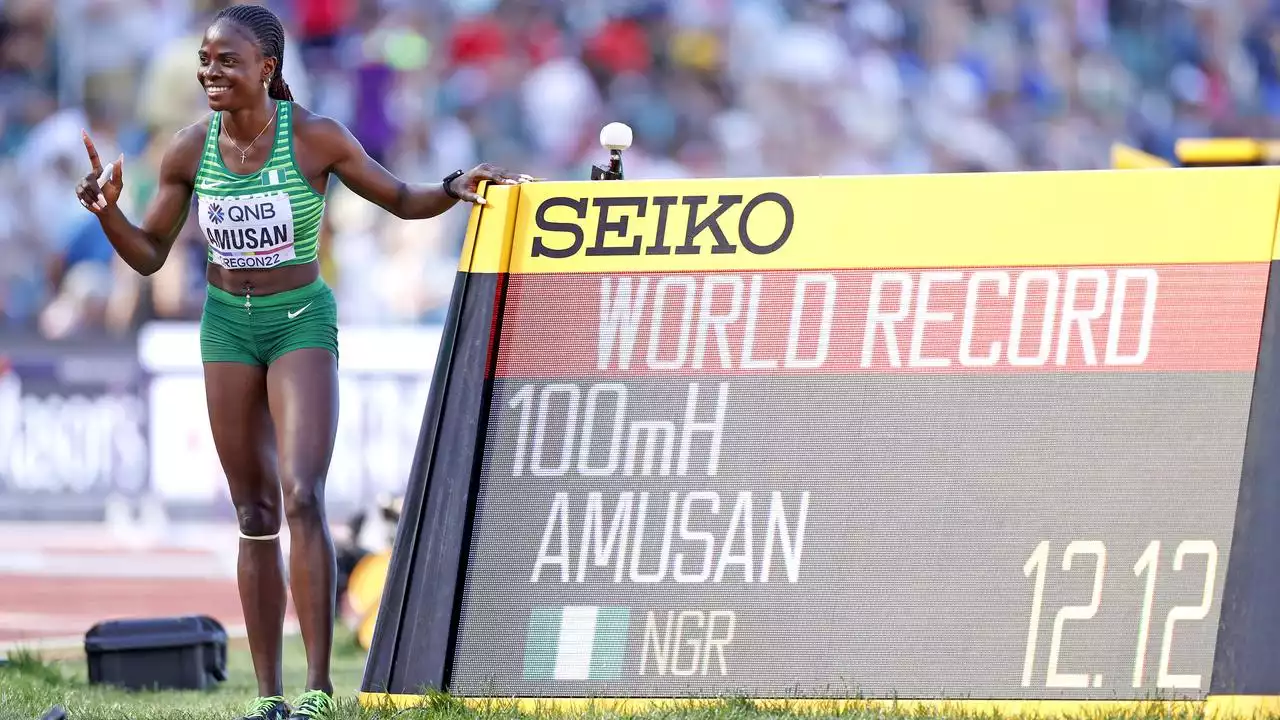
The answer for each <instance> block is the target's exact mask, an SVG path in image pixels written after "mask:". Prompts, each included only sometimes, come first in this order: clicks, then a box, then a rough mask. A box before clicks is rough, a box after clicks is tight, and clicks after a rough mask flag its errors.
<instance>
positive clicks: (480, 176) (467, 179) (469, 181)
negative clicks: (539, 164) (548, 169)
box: [450, 163, 534, 205]
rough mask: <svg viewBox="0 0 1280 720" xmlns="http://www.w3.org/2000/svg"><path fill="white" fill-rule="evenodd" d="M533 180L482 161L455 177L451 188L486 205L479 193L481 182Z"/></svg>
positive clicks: (505, 183) (521, 181)
mask: <svg viewBox="0 0 1280 720" xmlns="http://www.w3.org/2000/svg"><path fill="white" fill-rule="evenodd" d="M533 180H534V178H532V177H530V176H529V175H525V174H513V173H509V172H507V171H506V170H503V169H502V168H500V167H498V166H496V165H491V164H489V163H480V164H479V165H477V166H475V167H473V168H471V169H470V170H468V171H467V172H465V173H463V174H462V175H459V176H458V177H456V178H454V179H453V181H452V182H451V183H450V186H451V187H450V189H451V190H453V192H454V193H455V194H456V195H457V196H458V197H460V198H462V199H463V200H465V201H466V202H469V203H475V204H477V205H484V204H485V200H484V198H482V197H480V195H478V194H477V192H478V191H479V189H480V183H481V182H485V181H488V182H491V183H495V184H498V185H519V184H521V183H527V182H532V181H533Z"/></svg>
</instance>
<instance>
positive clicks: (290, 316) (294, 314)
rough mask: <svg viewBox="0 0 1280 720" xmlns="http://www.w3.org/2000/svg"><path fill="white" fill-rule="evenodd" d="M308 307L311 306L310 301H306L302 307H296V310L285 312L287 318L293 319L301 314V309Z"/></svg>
mask: <svg viewBox="0 0 1280 720" xmlns="http://www.w3.org/2000/svg"><path fill="white" fill-rule="evenodd" d="M309 307H311V303H307V304H306V305H303V306H302V307H300V308H298V309H297V310H294V311H293V312H291V313H287V314H288V315H289V319H290V320H292V319H294V318H296V317H298V316H299V315H301V314H302V311H304V310H306V309H307V308H309Z"/></svg>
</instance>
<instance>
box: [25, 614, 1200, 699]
mask: <svg viewBox="0 0 1280 720" xmlns="http://www.w3.org/2000/svg"><path fill="white" fill-rule="evenodd" d="M335 645H336V647H335V651H334V658H333V679H334V685H335V692H336V694H337V696H338V697H339V702H340V706H341V712H340V713H339V718H340V720H357V719H358V720H393V719H394V720H426V719H427V718H430V719H431V720H553V719H561V718H566V714H565V713H559V712H555V711H550V710H548V711H545V712H538V713H522V712H519V711H518V710H517V709H515V707H514V706H513V705H511V704H510V703H506V702H503V701H501V700H495V701H491V702H490V703H487V704H486V706H485V707H482V708H478V709H473V708H469V707H467V706H466V705H464V704H463V703H461V702H460V701H458V700H456V699H453V698H450V697H448V696H446V695H434V696H431V697H428V698H424V705H425V707H424V708H421V709H418V708H415V709H407V710H394V709H382V710H376V709H362V708H359V707H358V706H357V704H356V701H355V696H356V692H357V690H358V688H359V685H360V680H361V677H362V675H363V672H364V659H365V656H364V653H363V651H361V650H359V649H358V648H356V647H355V645H354V644H353V643H352V641H351V637H350V635H347V634H345V633H343V632H341V631H340V632H339V635H338V637H337V638H336V643H335ZM9 659H10V662H9V664H8V665H5V666H0V720H38V719H39V718H40V717H41V716H42V715H43V714H44V713H45V712H47V711H48V709H49V708H51V707H53V706H54V705H62V706H63V707H64V708H65V709H66V710H67V715H68V720H232V719H233V718H237V717H239V716H240V714H241V713H242V712H243V711H244V706H245V703H246V701H248V700H249V699H250V698H251V697H252V696H253V695H254V694H255V690H256V685H255V683H254V680H253V669H252V665H251V664H250V661H249V653H248V651H247V650H246V649H243V648H240V647H232V648H231V650H230V651H229V653H228V661H227V671H228V675H229V678H228V680H227V682H225V683H222V684H221V685H220V686H219V687H218V688H217V689H216V690H212V691H209V692H203V693H201V692H126V691H121V690H113V689H108V688H104V687H100V686H92V687H91V686H90V685H89V684H88V682H87V668H86V665H85V661H84V658H83V657H81V658H77V659H74V660H47V659H42V658H40V657H37V656H34V655H31V654H21V653H19V654H16V655H13V656H10V658H9ZM305 667H306V663H305V661H304V657H303V652H302V642H301V640H300V639H299V638H296V637H294V638H289V639H288V640H287V641H286V647H285V690H286V695H287V696H289V695H292V694H294V693H296V692H298V691H299V690H300V689H301V687H302V682H303V679H304V673H305ZM572 715H573V718H572V720H627V719H629V718H634V719H636V720H797V719H799V718H805V719H807V720H812V719H815V718H838V719H840V720H931V719H937V720H958V719H959V718H983V717H985V718H995V717H996V716H993V715H985V716H984V715H979V714H972V713H969V714H966V713H963V712H927V711H923V710H921V711H907V710H901V711H893V710H890V709H886V708H884V707H883V706H874V705H867V706H861V707H860V706H857V705H854V706H851V707H850V706H846V707H842V708H836V707H834V706H832V707H831V708H828V709H818V710H812V709H811V710H807V711H790V710H787V709H784V708H780V707H775V706H770V705H768V704H766V703H758V702H752V701H750V700H746V699H738V698H731V699H726V700H723V701H720V702H716V703H714V704H710V705H705V706H700V707H694V708H659V709H654V710H649V711H647V712H644V713H641V714H620V713H616V712H611V711H608V710H603V709H601V710H589V711H585V712H580V713H572ZM1087 717H1088V718H1090V720H1099V719H1100V718H1103V717H1107V718H1109V719H1123V720H1197V719H1198V718H1201V717H1203V714H1202V713H1201V712H1200V711H1199V710H1196V711H1194V712H1189V711H1187V710H1170V709H1168V708H1165V709H1161V708H1159V707H1156V706H1152V707H1151V708H1150V709H1149V710H1145V711H1134V712H1128V713H1114V714H1109V715H1103V714H1100V713H1099V714H1091V715H1089V716H1087ZM566 720H568V719H566Z"/></svg>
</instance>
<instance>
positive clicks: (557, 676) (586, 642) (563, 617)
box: [524, 605, 631, 680]
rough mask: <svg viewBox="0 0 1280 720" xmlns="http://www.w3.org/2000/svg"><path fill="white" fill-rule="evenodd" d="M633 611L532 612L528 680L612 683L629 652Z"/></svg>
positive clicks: (526, 645)
mask: <svg viewBox="0 0 1280 720" xmlns="http://www.w3.org/2000/svg"><path fill="white" fill-rule="evenodd" d="M630 626H631V611H630V610H629V609H628V608H624V607H598V606H594V605H568V606H565V607H551V608H534V610H533V612H532V613H531V614H530V615H529V632H528V635H526V636H525V643H524V676H525V678H526V679H528V680H611V679H614V678H616V677H618V673H619V671H621V669H622V659H623V656H624V655H625V654H626V650H627V630H628V629H629V628H630Z"/></svg>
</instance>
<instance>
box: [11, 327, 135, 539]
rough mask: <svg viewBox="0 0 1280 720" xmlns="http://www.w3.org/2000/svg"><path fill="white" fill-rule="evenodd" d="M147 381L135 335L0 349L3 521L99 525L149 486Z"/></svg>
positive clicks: (27, 340)
mask: <svg viewBox="0 0 1280 720" xmlns="http://www.w3.org/2000/svg"><path fill="white" fill-rule="evenodd" d="M147 423H148V421H147V402H146V384H145V377H144V375H143V373H142V371H141V367H140V366H139V364H138V358H137V345H136V342H135V341H134V340H133V339H132V338H108V337H102V338H94V339H84V340H79V341H76V342H73V343H68V342H56V343H55V342H49V341H45V340H42V339H40V338H38V337H29V336H24V335H15V334H14V333H11V332H7V333H6V334H5V337H4V339H3V341H2V342H0V522H3V521H12V520H81V519H85V520H90V519H100V518H101V517H102V516H103V513H104V511H105V508H106V506H107V505H108V503H109V502H111V501H113V500H130V499H136V498H139V497H141V496H142V495H144V494H145V493H146V491H147V484H148V467H147V463H148V457H147V433H148V429H147Z"/></svg>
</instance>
